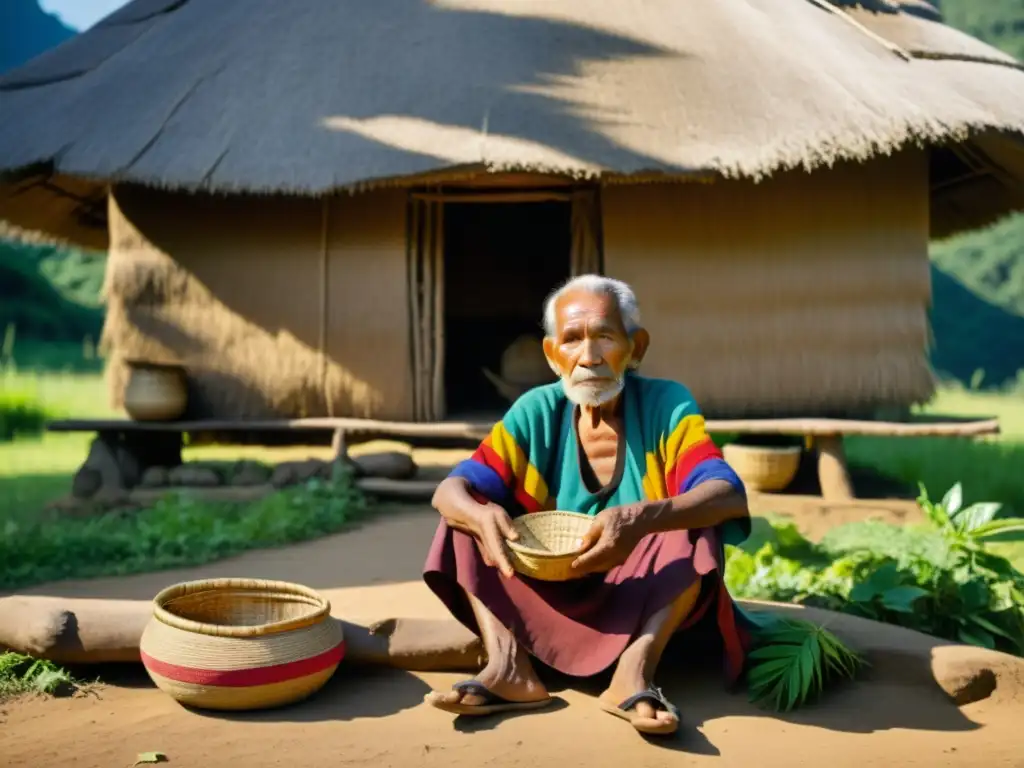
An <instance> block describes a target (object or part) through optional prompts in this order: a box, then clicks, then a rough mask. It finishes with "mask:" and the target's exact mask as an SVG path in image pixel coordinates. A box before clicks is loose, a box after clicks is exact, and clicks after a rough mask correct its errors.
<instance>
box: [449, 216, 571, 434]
mask: <svg viewBox="0 0 1024 768" xmlns="http://www.w3.org/2000/svg"><path fill="white" fill-rule="evenodd" d="M571 225H572V208H571V205H570V204H569V203H568V202H564V203H563V202H545V203H448V204H447V205H445V209H444V260H445V261H444V306H445V309H444V312H445V314H444V330H445V350H444V380H445V400H446V403H447V409H446V410H447V413H448V416H449V417H459V418H466V417H469V416H474V415H475V416H494V415H497V414H500V413H502V412H503V411H504V410H505V409H507V408H508V406H509V404H510V403H509V401H508V400H507V399H505V398H503V397H502V396H501V395H500V394H499V393H498V391H497V390H496V389H495V387H494V385H493V384H492V383H491V382H490V381H489V380H488V379H487V378H486V376H484V374H483V369H484V368H488V369H490V370H491V371H493V372H495V373H500V369H501V354H502V352H503V351H504V350H505V349H506V347H508V345H509V344H510V343H511V342H512V341H514V340H515V339H516V338H517V337H519V336H520V335H522V334H533V335H535V336H536V337H537V338H538V339H539V338H541V336H542V335H543V329H542V318H541V313H542V312H543V308H544V299H545V298H547V296H548V294H549V293H550V292H551V291H553V290H554V289H555V288H557V287H558V286H559V285H560V284H561V283H563V282H564V281H566V280H567V279H568V278H569V256H570V249H571V247H572V233H571Z"/></svg>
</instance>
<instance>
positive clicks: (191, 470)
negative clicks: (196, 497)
mask: <svg viewBox="0 0 1024 768" xmlns="http://www.w3.org/2000/svg"><path fill="white" fill-rule="evenodd" d="M168 479H169V481H170V484H171V485H180V486H184V487H186V488H213V487H216V486H218V485H220V484H221V480H220V475H218V474H217V472H216V471H215V470H213V469H210V467H197V466H195V465H189V464H182V465H181V466H180V467H175V468H174V469H172V470H171V471H170V473H169V477H168Z"/></svg>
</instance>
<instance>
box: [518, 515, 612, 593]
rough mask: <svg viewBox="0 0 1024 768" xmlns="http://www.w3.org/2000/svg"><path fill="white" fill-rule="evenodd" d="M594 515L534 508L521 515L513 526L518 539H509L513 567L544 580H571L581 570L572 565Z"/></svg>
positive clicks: (577, 575) (525, 574)
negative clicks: (542, 510) (535, 509)
mask: <svg viewBox="0 0 1024 768" xmlns="http://www.w3.org/2000/svg"><path fill="white" fill-rule="evenodd" d="M593 522H594V519H593V518H592V517H589V516H588V515H581V514H579V513H578V512H533V513H531V514H529V515H523V516H521V517H517V518H515V519H514V520H513V521H512V526H513V527H514V528H515V529H516V532H517V533H518V534H519V540H518V541H510V542H508V548H509V555H510V557H509V560H510V562H511V563H512V567H513V568H514V569H515V570H516V571H518V572H519V573H521V574H523V575H524V576H531V577H533V578H535V579H541V580H543V581H568V580H569V579H575V578H578V577H579V575H580V574H578V573H577V572H576V571H574V570H573V569H572V562H573V560H575V559H576V557H577V556H578V555H579V551H580V540H581V539H582V538H583V534H585V533H586V532H587V530H589V528H590V526H591V525H592V524H593Z"/></svg>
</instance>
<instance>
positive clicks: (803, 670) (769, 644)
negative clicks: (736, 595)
mask: <svg viewBox="0 0 1024 768" xmlns="http://www.w3.org/2000/svg"><path fill="white" fill-rule="evenodd" d="M752 618H753V621H754V622H755V623H756V624H757V628H756V629H755V631H754V644H755V648H754V650H752V651H751V652H750V654H749V656H748V658H749V666H748V669H747V683H748V684H749V686H750V700H751V701H752V702H754V703H755V704H761V705H764V706H769V707H771V708H772V709H774V710H775V711H776V712H789V711H790V710H792V709H794V708H795V707H799V706H802V705H803V704H805V703H806V702H807V701H809V700H810V699H812V698H814V697H817V696H820V695H821V694H822V693H823V692H824V690H825V688H826V686H828V685H829V684H831V683H833V682H839V681H841V680H849V679H852V678H853V677H855V676H856V674H857V672H858V670H859V669H860V668H861V666H862V665H863V664H864V663H865V662H864V660H863V659H862V658H861V657H860V655H858V654H857V653H855V652H854V651H852V650H850V649H849V648H847V647H846V646H845V645H844V644H843V643H842V641H841V640H839V638H837V637H836V636H835V635H833V634H832V633H831V632H829V631H828V630H827V629H825V628H824V627H820V626H818V625H817V624H813V623H811V622H809V621H802V620H799V619H783V618H778V617H772V618H769V617H767V616H766V615H764V614H755V615H754V616H753V617H752Z"/></svg>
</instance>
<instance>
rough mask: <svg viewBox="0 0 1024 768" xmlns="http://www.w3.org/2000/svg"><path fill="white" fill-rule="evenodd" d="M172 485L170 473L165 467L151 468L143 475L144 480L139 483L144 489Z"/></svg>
mask: <svg viewBox="0 0 1024 768" xmlns="http://www.w3.org/2000/svg"><path fill="white" fill-rule="evenodd" d="M170 484H171V478H170V472H168V471H167V469H166V468H165V467H150V468H149V469H147V470H146V471H145V472H143V473H142V480H140V481H139V485H140V486H142V487H143V488H163V487H165V486H167V485H170Z"/></svg>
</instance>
